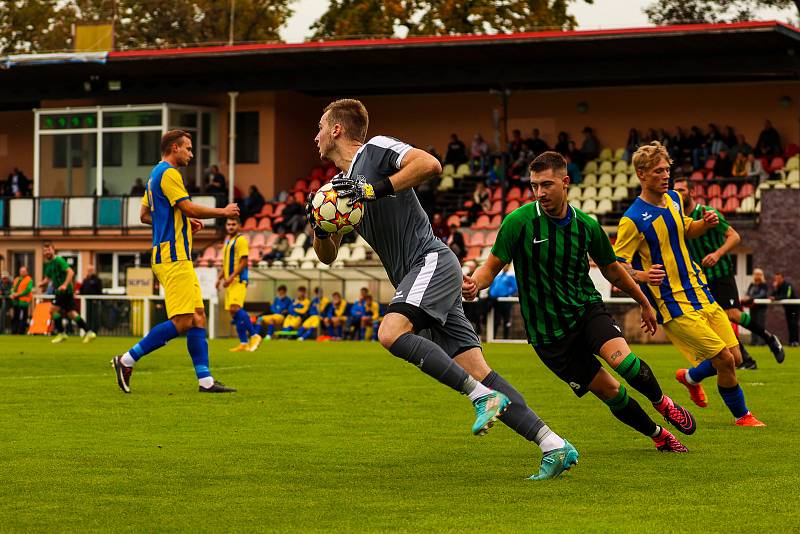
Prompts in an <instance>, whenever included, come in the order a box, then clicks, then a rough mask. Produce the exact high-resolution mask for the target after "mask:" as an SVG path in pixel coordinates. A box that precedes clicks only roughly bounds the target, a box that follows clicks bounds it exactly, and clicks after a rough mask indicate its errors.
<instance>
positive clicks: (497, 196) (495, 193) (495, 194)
mask: <svg viewBox="0 0 800 534" xmlns="http://www.w3.org/2000/svg"><path fill="white" fill-rule="evenodd" d="M495 200H503V188H502V187H495V188H494V189H492V197H491V201H492V202H494V201H495Z"/></svg>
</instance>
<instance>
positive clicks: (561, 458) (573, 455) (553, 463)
mask: <svg viewBox="0 0 800 534" xmlns="http://www.w3.org/2000/svg"><path fill="white" fill-rule="evenodd" d="M578 456H579V454H578V450H577V449H576V448H575V447H573V446H572V443H570V442H569V441H566V440H564V446H563V447H561V448H560V449H555V450H552V451H550V452H548V453H547V454H545V455H544V456H543V457H542V464H541V465H540V466H539V474H538V475H531V476H529V477H528V480H547V479H549V478H556V477H558V476H559V475H560V474H561V473H563V472H564V471H569V470H570V468H571V467H572V466H573V465H575V464H577V463H578Z"/></svg>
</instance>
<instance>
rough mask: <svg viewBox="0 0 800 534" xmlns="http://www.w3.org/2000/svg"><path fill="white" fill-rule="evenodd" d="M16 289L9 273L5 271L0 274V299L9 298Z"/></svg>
mask: <svg viewBox="0 0 800 534" xmlns="http://www.w3.org/2000/svg"><path fill="white" fill-rule="evenodd" d="M13 287H14V284H13V282H12V281H11V275H10V274H8V271H3V272H2V274H0V297H7V296H9V295H10V294H11V289H12V288H13Z"/></svg>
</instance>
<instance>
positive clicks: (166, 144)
mask: <svg viewBox="0 0 800 534" xmlns="http://www.w3.org/2000/svg"><path fill="white" fill-rule="evenodd" d="M184 137H185V138H187V139H191V138H192V134H190V133H189V132H185V131H183V130H170V131H168V132H167V133H165V134H164V135H162V136H161V155H162V156H163V155H164V154H168V153H169V152H170V151H171V150H172V144H173V143H178V146H183V143H184V141H183V138H184Z"/></svg>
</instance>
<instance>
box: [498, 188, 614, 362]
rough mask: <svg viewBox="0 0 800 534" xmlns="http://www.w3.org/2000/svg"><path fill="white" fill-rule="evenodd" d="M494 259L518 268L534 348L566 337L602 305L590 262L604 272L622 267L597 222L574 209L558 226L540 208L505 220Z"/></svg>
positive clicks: (528, 208) (535, 206) (532, 206)
mask: <svg viewBox="0 0 800 534" xmlns="http://www.w3.org/2000/svg"><path fill="white" fill-rule="evenodd" d="M492 254H494V255H495V256H497V257H498V258H499V259H500V260H501V261H502V262H504V263H511V262H513V263H514V274H515V275H516V278H517V286H518V287H519V302H520V310H521V311H522V317H523V319H524V320H525V327H526V329H527V333H528V341H529V342H530V343H531V344H532V345H534V346H536V345H545V344H548V343H553V342H555V341H558V340H559V339H561V338H563V337H565V336H566V335H567V334H568V333H569V332H570V331H571V330H572V329H573V328H574V327H575V325H576V324H577V323H578V321H579V320H580V318H581V317H582V315H583V314H584V312H585V310H586V307H587V305H588V304H589V303H592V302H602V300H603V299H602V297H601V296H600V293H599V292H598V291H597V289H596V288H595V287H594V283H592V279H591V278H590V277H589V256H591V257H592V259H593V260H594V261H595V263H597V265H600V266H604V265H610V264H612V263H614V262H615V261H617V260H616V256H615V255H614V249H613V248H612V246H611V242H610V241H609V239H608V236H607V235H606V233H605V232H604V231H603V229H602V228H601V227H600V224H599V223H598V222H597V221H595V220H594V219H592V218H591V217H589V216H588V215H586V214H585V213H583V212H582V211H580V210H577V209H575V208H573V207H572V206H570V207H569V210H568V212H567V217H565V218H564V220H562V221H556V220H554V219H551V218H550V217H548V216H547V215H546V214H545V213H544V211H543V210H542V209H541V208H540V206H539V202H532V203H531V204H526V205H524V206H522V207H520V208H519V209H517V210H515V211H514V212H513V213H511V214H510V215H509V216H508V217H506V218H505V220H504V221H503V224H502V226H500V231H499V232H498V234H497V240H496V241H495V244H494V246H493V247H492Z"/></svg>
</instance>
